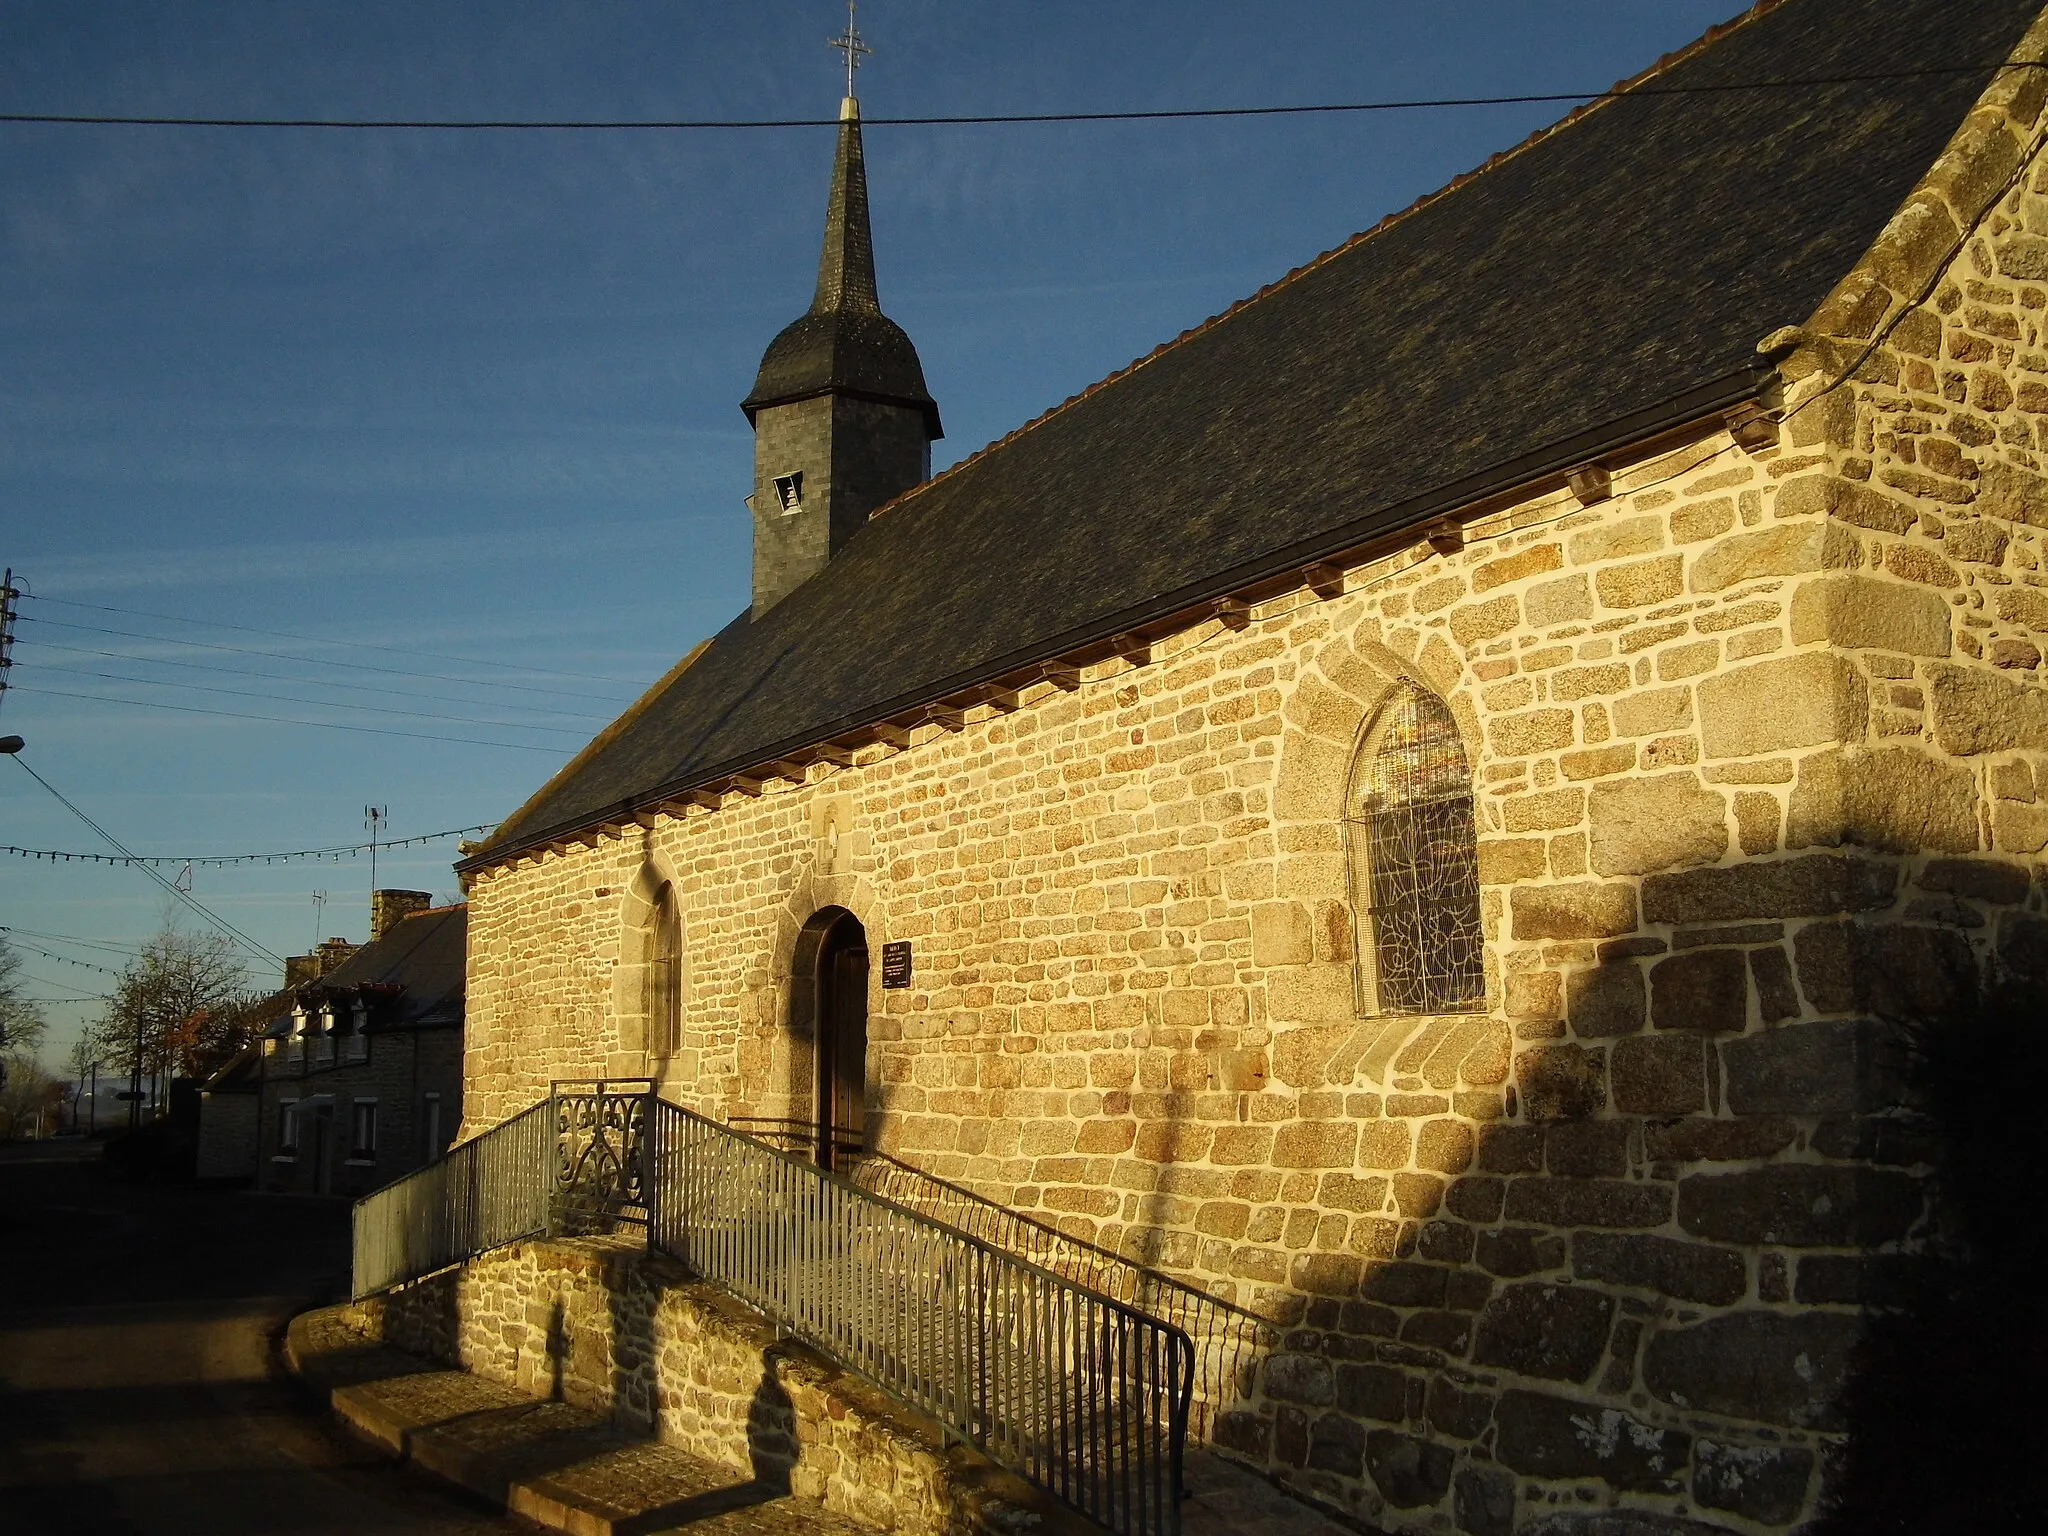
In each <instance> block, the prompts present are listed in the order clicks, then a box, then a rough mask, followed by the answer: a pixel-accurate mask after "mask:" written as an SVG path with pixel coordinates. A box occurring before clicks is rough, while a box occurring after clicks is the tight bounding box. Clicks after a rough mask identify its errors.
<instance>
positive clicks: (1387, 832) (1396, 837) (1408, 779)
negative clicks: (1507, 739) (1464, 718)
mask: <svg viewBox="0 0 2048 1536" xmlns="http://www.w3.org/2000/svg"><path fill="white" fill-rule="evenodd" d="M1344 830H1345V842H1346V846H1347V848H1348V850H1349V855H1350V863H1351V894H1352V909H1353V911H1354V913H1355V914H1356V922H1357V933H1358V967H1359V983H1360V987H1359V990H1360V993H1361V998H1360V1001H1361V1003H1362V1005H1363V1006H1364V1008H1365V1009H1366V1011H1367V1012H1371V1013H1462V1012H1470V1011H1475V1010H1478V1009H1481V1008H1484V1007H1485V1005H1486V964H1485V951H1484V945H1483V942H1482V939H1481V935H1480V927H1479V857H1478V842H1477V835H1476V830H1475V826H1474V823H1473V819H1472V774H1471V769H1470V767H1469V765H1468V764H1467V763H1466V760H1465V745H1464V742H1463V741H1462V740H1461V739H1460V738H1459V736H1458V727H1457V723H1456V722H1455V721H1454V720H1452V718H1451V712H1450V710H1449V708H1448V707H1447V706H1446V705H1445V704H1444V702H1443V700H1441V699H1439V698H1437V697H1436V696H1435V695H1434V694H1431V693H1428V692H1426V691H1424V690H1423V689H1421V688H1418V687H1415V686H1414V685H1412V684H1409V685H1404V686H1403V687H1402V688H1401V689H1400V690H1399V691H1398V692H1397V693H1396V694H1395V695H1394V697H1393V698H1392V699H1391V700H1389V701H1388V703H1387V705H1386V707H1385V708H1383V709H1382V710H1381V711H1380V714H1379V718H1378V719H1376V720H1375V721H1374V722H1373V726H1372V729H1371V730H1370V731H1368V732H1367V734H1366V738H1365V742H1364V744H1363V746H1362V747H1361V748H1360V750H1359V754H1358V759H1357V761H1356V762H1355V763H1354V764H1353V765H1352V770H1351V787H1350V794H1349V803H1348V805H1347V807H1346V812H1345V828H1344Z"/></svg>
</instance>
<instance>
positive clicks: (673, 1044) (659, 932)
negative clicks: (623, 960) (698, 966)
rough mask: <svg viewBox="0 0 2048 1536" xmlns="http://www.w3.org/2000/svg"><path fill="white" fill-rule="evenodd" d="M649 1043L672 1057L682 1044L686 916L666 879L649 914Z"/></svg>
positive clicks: (646, 972)
mask: <svg viewBox="0 0 2048 1536" xmlns="http://www.w3.org/2000/svg"><path fill="white" fill-rule="evenodd" d="M647 923H648V933H647V962H646V970H645V972H644V974H645V977H646V984H647V1045H648V1048H649V1049H650V1050H652V1051H654V1052H655V1053H656V1054H657V1055H661V1056H673V1055H674V1054H675V1053H676V1052H677V1051H678V1050H679V1049H681V1047H682V1043H683V919H682V914H681V913H679V912H678V911H677V910H676V890H675V887H674V886H672V885H670V884H669V883H668V882H667V881H663V882H662V885H661V888H660V889H659V890H657V891H656V892H655V893H654V903H653V905H652V907H651V908H650V909H649V910H648V914H647Z"/></svg>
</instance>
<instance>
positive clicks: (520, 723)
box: [36, 657, 591, 739]
mask: <svg viewBox="0 0 2048 1536" xmlns="http://www.w3.org/2000/svg"><path fill="white" fill-rule="evenodd" d="M134 659H136V660H138V661H139V660H143V659H144V658H141V657H137V658H134ZM36 671H37V673H38V675H40V674H41V673H44V672H59V673H62V674H64V675H65V676H66V677H92V678H98V679H100V680H101V681H103V682H109V683H137V684H140V685H141V686H142V687H145V688H183V689H186V690H188V691H190V692H194V693H224V694H228V695H231V696H232V697H234V698H238V699H270V700H273V701H275V702H277V703H280V704H304V705H309V706H311V707H312V708H315V709H352V710H355V711H356V712H357V713H358V714H366V715H389V716H396V717H399V718H402V719H407V720H440V721H445V722H446V723H448V724H450V725H482V726H489V727H491V728H493V729H496V730H506V731H545V732H548V733H550V734H553V735H559V736H574V737H577V738H579V739H588V737H589V736H590V734H591V733H590V732H589V731H587V730H579V729H577V728H576V727H575V726H569V725H536V724H532V723H529V722H527V721H525V720H480V719H478V718H477V717H476V716H474V715H451V714H449V713H448V712H447V711H446V710H427V709H394V708H392V707H390V706H389V705H384V704H349V703H346V702H342V701H339V700H335V699H309V698H306V697H304V696H303V695H301V694H294V693H265V692H263V691H262V690H260V689H256V688H222V687H219V686H217V685H214V684H209V683H186V682H179V681H177V680H176V679H173V678H163V677H131V676H129V675H128V674H127V673H125V672H94V671H92V670H90V669H88V668H85V667H62V666H50V665H48V664H47V663H44V664H42V665H39V666H38V667H37V668H36ZM472 702H474V701H472Z"/></svg>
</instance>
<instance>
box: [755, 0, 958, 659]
mask: <svg viewBox="0 0 2048 1536" xmlns="http://www.w3.org/2000/svg"><path fill="white" fill-rule="evenodd" d="M831 43H832V46H833V47H835V48H837V49H840V50H841V51H842V52H844V53H845V55H846V99H845V100H844V101H842V102H841V103H840V104H839V153H838V156H837V158H836V159H835V160H834V161H833V163H832V190H831V195H830V196H829V198H828V199H827V201H826V205H825V248H824V250H823V252H822V253H821V254H820V256H819V258H818V288H817V292H816V293H815V294H814V295H813V296H812V298H811V307H810V309H809V310H808V311H806V312H805V313H804V314H802V315H800V316H799V317H798V318H797V319H796V320H795V321H793V322H792V323H791V324H789V325H786V326H784V327H783V329H782V332H781V334H780V335H778V336H777V337H776V338H775V340H774V341H772V342H770V343H769V345H768V351H767V353H766V354H765V355H764V356H763V357H762V358H761V371H760V372H759V373H758V374H756V375H755V376H754V388H753V391H752V392H751V393H750V394H749V395H748V396H747V398H746V399H745V400H744V401H743V402H741V407H740V408H741V409H742V410H744V411H745V412H746V413H747V419H748V420H749V421H751V422H752V423H753V424H754V494H753V495H752V496H750V497H748V498H747V506H748V508H749V510H750V512H751V514H752V516H753V520H754V608H753V612H754V616H755V617H756V618H759V617H760V616H761V615H763V614H765V613H767V612H768V610H769V609H771V608H773V607H774V606H775V605H776V604H777V603H779V602H781V601H782V600H783V599H784V598H785V597H787V596H788V595H789V594H790V593H791V592H793V591H795V590H796V589H797V588H798V587H799V586H801V585H803V583H804V582H806V581H808V580H809V579H810V578H811V577H812V576H815V575H816V574H817V573H818V572H820V571H822V570H823V569H824V568H825V566H826V565H827V564H828V563H829V562H830V561H831V559H832V558H833V556H835V555H837V554H838V553H839V552H840V550H842V549H844V548H845V547H846V546H847V544H848V543H850V542H851V541H852V540H853V538H854V536H855V535H857V534H858V533H859V532H860V530H861V528H862V527H863V526H864V525H865V524H866V522H867V519H868V514H869V513H870V512H872V511H874V509H875V508H876V507H879V506H881V505H882V504H883V503H884V502H886V501H889V500H891V499H892V498H894V497H896V496H900V495H901V494H902V493H903V492H905V491H907V490H909V489H910V488H911V487H913V486H915V485H917V484H918V483H919V482H921V481H923V480H925V479H926V478H928V477H929V476H930V474H931V462H932V460H931V445H932V443H933V441H934V440H935V439H937V438H938V437H940V436H941V435H942V431H941V428H940V426H939V408H938V406H937V405H936V404H935V403H934V402H933V400H932V397H931V392H930V391H929V390H927V389H926V388H925V383H924V368H923V367H922V366H921V365H920V364H919V362H918V360H917V348H915V347H913V346H912V345H911V344H910V338H909V337H908V336H906V335H904V334H903V327H902V326H900V325H898V324H897V323H896V322H895V321H893V320H891V319H890V318H889V317H888V316H887V315H885V314H883V313H882V305H881V301H880V299H878V298H877V297H876V295H875V246H874V237H873V236H872V235H871V234H870V233H869V230H868V172H867V163H866V161H865V159H864V158H863V157H862V154H861V143H860V102H859V100H858V99H857V98H856V97H855V96H854V94H853V80H854V71H856V70H857V69H859V68H860V63H861V60H862V59H863V58H864V57H866V56H867V55H868V54H869V53H870V52H871V50H870V49H869V48H868V45H867V44H866V43H864V42H862V41H861V36H860V32H859V31H858V30H857V29H856V28H855V27H854V24H853V4H852V0H848V3H847V7H846V31H845V32H844V33H842V34H841V35H840V36H838V37H836V38H833V39H831Z"/></svg>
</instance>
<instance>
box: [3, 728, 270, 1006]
mask: <svg viewBox="0 0 2048 1536" xmlns="http://www.w3.org/2000/svg"><path fill="white" fill-rule="evenodd" d="M9 755H10V756H11V757H13V759H14V761H15V762H17V763H19V764H21V771H22V772H23V773H25V774H27V775H28V776H29V777H30V778H32V779H34V780H35V781H36V782H37V783H38V784H40V785H42V786H43V788H45V789H47V790H48V791H49V792H50V794H51V796H52V797H53V798H54V799H55V800H56V802H57V803H58V804H59V805H61V806H63V807H64V809H65V810H67V811H69V812H70V813H71V814H72V815H74V816H76V817H77V818H78V819H79V820H80V821H82V822H84V823H85V824H86V825H87V826H88V827H90V828H91V829H92V830H93V831H94V832H96V833H98V834H99V835H100V837H102V838H103V839H105V840H106V841H107V842H108V843H111V844H112V845H113V847H114V851H115V852H116V853H119V854H121V855H122V856H123V857H124V858H128V859H133V858H134V857H135V855H134V854H133V853H132V852H131V851H130V850H129V849H128V848H127V847H126V846H125V845H124V844H123V843H122V842H121V840H120V839H119V838H117V837H115V836H114V834H113V833H111V832H109V831H108V830H107V829H106V828H105V827H103V826H101V825H100V824H99V823H98V822H96V821H94V820H93V819H92V818H91V817H90V816H88V815H86V813H85V812H84V811H82V810H80V809H79V808H78V807H77V806H75V805H73V804H72V803H71V802H70V801H69V800H67V799H65V798H64V795H63V793H62V792H61V791H60V790H59V789H58V788H57V786H56V785H54V784H52V783H51V782H50V781H49V780H48V779H46V778H44V777H43V776H42V775H41V774H40V773H37V772H36V771H35V769H34V768H32V767H30V766H29V765H28V763H27V762H26V761H25V760H24V759H23V758H22V755H21V754H20V753H19V752H15V753H10V754H9ZM135 867H136V868H137V869H139V870H141V871H142V872H143V873H144V874H145V875H147V876H149V878H150V879H151V880H154V881H155V882H156V883H157V884H158V885H160V886H162V887H163V889H164V890H165V892H166V893H168V894H169V895H170V896H171V897H173V898H174V899H176V900H178V901H182V902H183V903H184V904H185V905H186V906H188V907H190V908H191V909H192V910H193V911H195V912H197V913H198V914H199V915H200V916H201V917H203V918H205V919H206V920H207V921H208V922H209V923H211V924H213V926H214V927H215V928H217V929H219V930H220V931H221V932H222V933H225V934H226V935H228V937H230V938H232V939H235V940H236V941H238V942H239V943H241V944H242V945H243V946H244V947H245V948H247V949H248V951H249V953H250V954H252V955H255V956H256V957H257V958H258V959H261V960H268V961H269V962H270V963H271V964H272V965H275V966H277V967H278V968H279V969H283V967H284V957H283V956H282V955H274V954H272V953H271V952H270V951H269V950H267V949H265V948H264V947H263V946H262V945H261V944H259V943H257V942H256V941H255V940H254V939H252V938H250V937H249V935H247V934H246V933H244V932H242V930H241V929H239V928H237V927H236V926H235V925H234V924H233V923H231V922H229V921H228V920H227V919H226V918H224V917H222V916H221V915H220V914H219V913H217V912H214V911H213V910H211V909H210V908H208V907H207V906H205V905H204V904H203V903H201V902H200V901H199V900H198V899H197V898H196V897H194V896H193V895H192V893H191V892H190V891H185V890H180V889H179V888H178V887H177V886H175V885H173V884H172V883H171V882H170V881H168V880H166V879H165V878H164V877H163V876H162V875H160V874H158V873H157V872H156V871H155V870H154V869H153V868H151V867H150V866H149V865H147V864H137V865H136V866H135Z"/></svg>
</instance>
